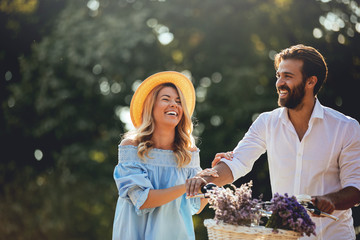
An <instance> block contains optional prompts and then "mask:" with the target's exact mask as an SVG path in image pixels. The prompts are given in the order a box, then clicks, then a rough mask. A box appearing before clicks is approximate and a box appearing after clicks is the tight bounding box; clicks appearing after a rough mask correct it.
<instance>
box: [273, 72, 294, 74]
mask: <svg viewBox="0 0 360 240" xmlns="http://www.w3.org/2000/svg"><path fill="white" fill-rule="evenodd" d="M280 73H282V74H287V75H295V74H294V73H292V72H276V74H280Z"/></svg>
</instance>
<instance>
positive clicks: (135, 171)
mask: <svg viewBox="0 0 360 240" xmlns="http://www.w3.org/2000/svg"><path fill="white" fill-rule="evenodd" d="M114 180H115V183H116V186H117V188H118V191H119V196H120V197H122V198H124V199H126V200H128V201H130V202H131V203H132V204H133V205H134V206H135V210H136V213H137V214H138V215H141V214H144V213H147V212H151V211H152V210H153V209H152V208H147V209H142V210H140V207H141V206H142V205H143V204H144V202H145V201H146V199H147V197H148V194H149V191H150V189H154V187H153V186H152V184H151V182H150V180H149V178H148V172H147V170H146V168H144V167H143V166H142V165H141V164H140V163H133V162H129V163H119V164H118V165H117V166H116V167H115V169H114Z"/></svg>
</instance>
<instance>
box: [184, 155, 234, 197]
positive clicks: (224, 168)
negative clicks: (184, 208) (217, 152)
mask: <svg viewBox="0 0 360 240" xmlns="http://www.w3.org/2000/svg"><path fill="white" fill-rule="evenodd" d="M213 169H214V170H216V172H217V174H218V177H213V176H203V177H202V176H198V175H197V176H195V177H193V178H191V179H187V180H186V194H187V195H188V196H194V195H196V194H197V193H198V192H199V191H200V189H201V187H202V186H204V185H206V184H207V183H210V182H212V183H214V184H216V185H217V186H223V185H225V184H228V183H232V182H233V181H234V177H233V175H232V172H231V170H230V168H229V167H228V165H226V163H223V162H220V163H218V164H217V165H216V166H215V167H213Z"/></svg>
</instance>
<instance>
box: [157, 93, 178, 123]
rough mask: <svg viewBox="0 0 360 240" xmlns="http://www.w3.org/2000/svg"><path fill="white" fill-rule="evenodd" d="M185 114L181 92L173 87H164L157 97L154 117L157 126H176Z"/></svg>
mask: <svg viewBox="0 0 360 240" xmlns="http://www.w3.org/2000/svg"><path fill="white" fill-rule="evenodd" d="M182 115H183V109H182V106H181V101H180V97H179V94H178V93H177V91H176V89H174V88H172V87H164V88H162V89H161V90H160V91H159V94H158V96H157V97H156V100H155V104H154V108H153V117H154V120H155V126H160V125H161V126H169V127H173V128H175V127H176V126H177V125H178V124H179V122H180V120H181V118H182Z"/></svg>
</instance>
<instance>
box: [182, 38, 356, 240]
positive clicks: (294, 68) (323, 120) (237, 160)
mask: <svg viewBox="0 0 360 240" xmlns="http://www.w3.org/2000/svg"><path fill="white" fill-rule="evenodd" d="M274 65H275V69H276V77H277V81H276V89H277V92H278V95H279V98H278V104H279V106H280V108H277V109H275V110H273V111H271V112H265V113H262V114H261V115H260V116H259V117H258V118H257V119H256V120H255V121H254V122H253V124H252V125H251V127H250V128H249V130H248V132H247V133H246V134H245V136H244V138H243V139H242V140H241V141H240V142H239V143H238V145H237V147H236V148H235V149H234V151H233V158H232V160H231V159H229V158H228V157H226V155H225V154H224V153H221V154H217V155H216V157H215V160H214V162H213V165H214V164H216V163H217V164H216V165H215V166H214V168H213V169H214V170H215V171H216V172H217V174H218V177H214V176H215V175H214V176H205V175H206V174H198V176H196V177H195V178H192V179H189V180H187V183H186V187H187V194H188V195H194V194H196V193H197V192H198V190H199V189H200V187H201V186H202V185H204V184H206V183H207V182H213V183H215V184H217V185H221V186H222V185H225V184H227V183H231V182H233V181H234V180H236V179H238V178H240V177H242V176H244V175H246V174H247V173H248V172H250V170H251V169H252V167H253V164H254V162H255V161H256V160H257V159H258V158H259V157H260V155H262V154H263V153H265V151H267V156H268V163H269V171H270V180H271V188H272V192H273V193H276V192H277V193H279V194H284V193H288V194H289V195H298V194H308V195H310V196H312V201H313V203H314V205H315V206H316V207H318V208H319V209H320V210H322V211H324V212H327V213H331V214H333V215H336V216H337V217H339V219H340V220H339V221H337V222H336V221H334V220H332V219H330V218H322V217H314V216H313V217H312V219H313V221H314V222H315V224H316V232H317V236H312V237H310V238H306V239H324V240H328V239H334V240H335V239H336V240H340V239H344V240H349V239H355V232H354V227H353V219H352V213H351V209H350V208H351V207H353V206H354V205H355V204H358V203H359V202H360V126H359V123H358V122H357V121H356V120H355V119H352V118H350V117H347V116H345V115H343V114H341V113H340V112H337V111H335V110H333V109H330V108H327V107H324V106H322V105H321V104H320V102H319V100H318V99H317V97H316V95H317V93H318V91H319V90H320V89H321V87H322V85H323V83H324V82H325V81H326V78H327V66H326V62H325V60H324V58H323V56H322V55H321V54H320V53H319V52H318V51H317V50H316V49H314V48H312V47H309V46H304V45H296V46H292V47H290V48H287V49H284V50H282V51H281V52H280V53H278V54H277V55H276V56H275V63H274ZM221 157H223V158H222V159H221V161H219V160H220V158H221ZM224 157H225V158H224ZM226 158H227V159H226ZM207 173H209V172H207ZM207 175H209V174H207ZM304 239H305V238H304Z"/></svg>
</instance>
